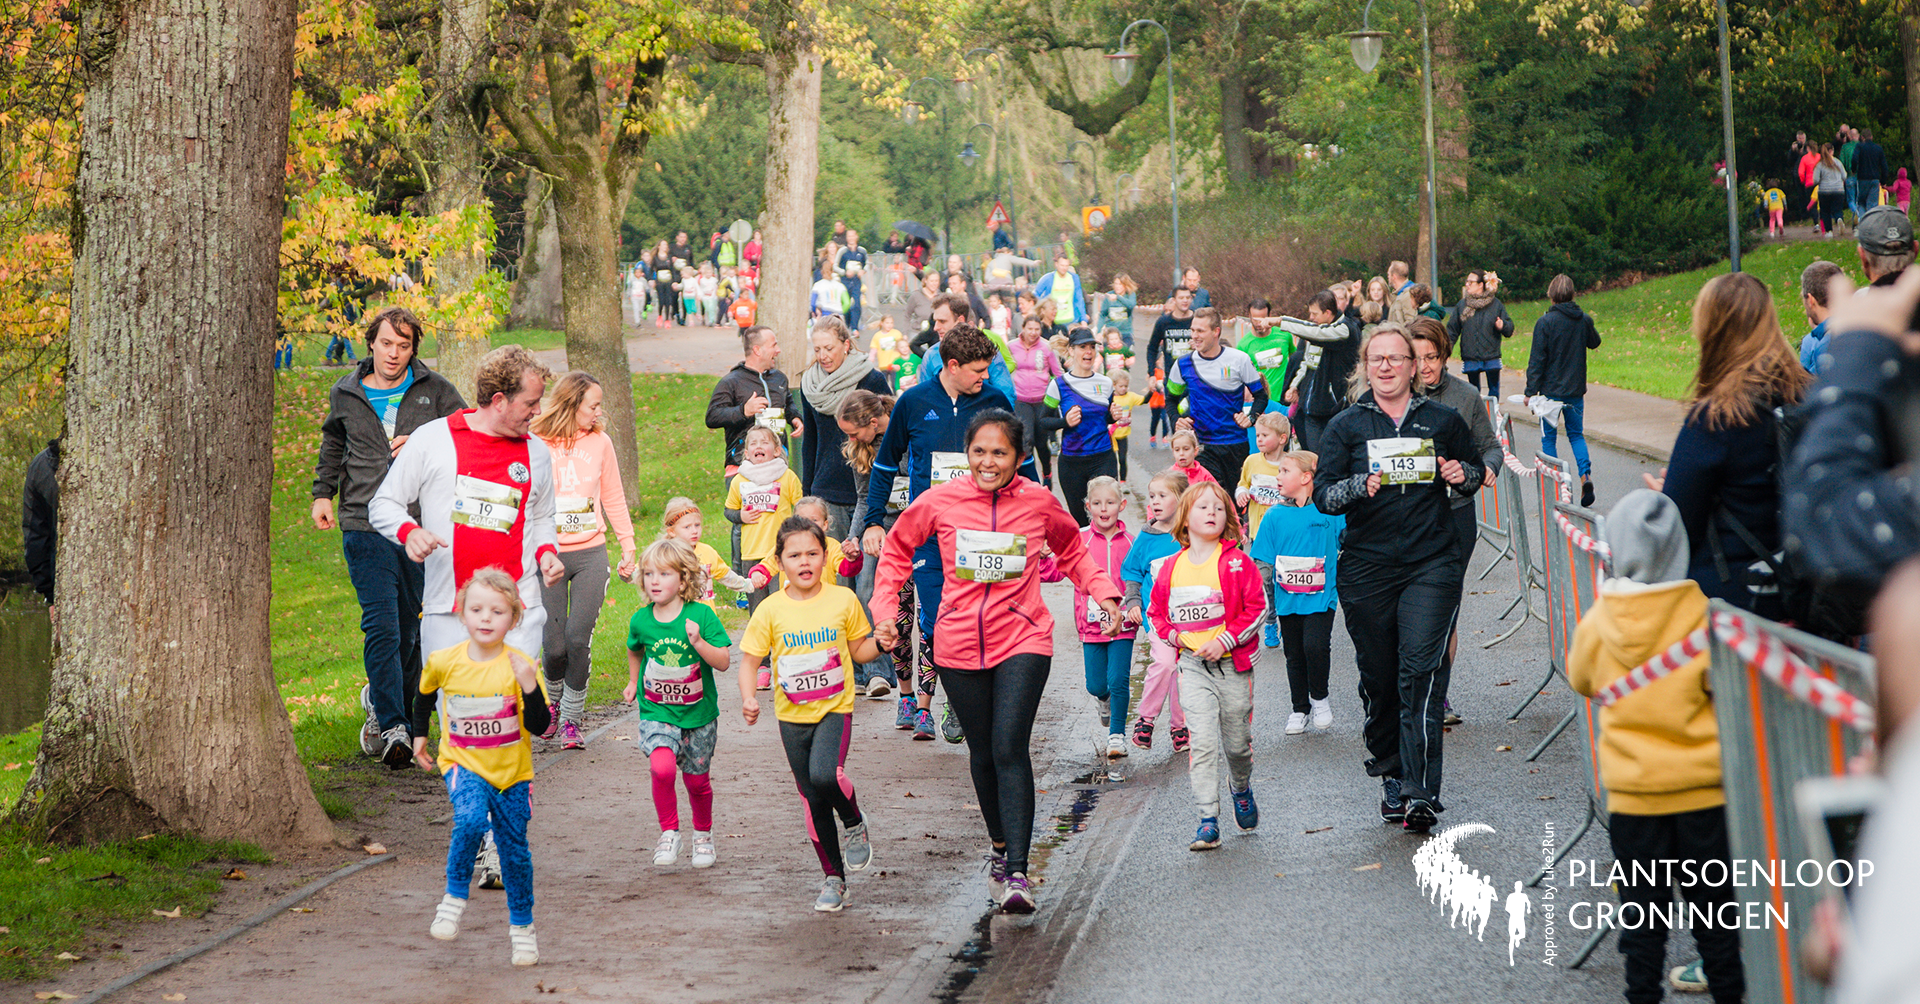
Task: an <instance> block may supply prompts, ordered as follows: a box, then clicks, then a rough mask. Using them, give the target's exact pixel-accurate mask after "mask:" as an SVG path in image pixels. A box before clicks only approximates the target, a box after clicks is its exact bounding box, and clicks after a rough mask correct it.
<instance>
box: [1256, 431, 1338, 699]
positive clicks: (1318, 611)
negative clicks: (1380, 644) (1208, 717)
mask: <svg viewBox="0 0 1920 1004" xmlns="http://www.w3.org/2000/svg"><path fill="white" fill-rule="evenodd" d="M1278 466H1279V471H1280V473H1279V474H1278V475H1277V478H1278V481H1279V484H1280V504H1279V505H1276V506H1274V507H1273V508H1271V509H1268V510H1267V512H1266V518H1265V519H1263V520H1262V521H1261V523H1260V531H1259V532H1258V533H1256V534H1254V538H1253V549H1252V552H1251V553H1252V555H1253V560H1254V561H1255V562H1257V563H1260V564H1261V571H1262V572H1263V573H1265V574H1266V576H1267V589H1268V593H1267V594H1268V595H1269V596H1272V597H1273V609H1274V612H1275V613H1276V614H1277V615H1278V618H1279V621H1280V639H1281V643H1282V644H1283V646H1284V647H1285V649H1286V655H1287V687H1288V689H1290V690H1292V691H1293V695H1292V696H1293V713H1292V714H1290V715H1288V716H1287V735H1290V736H1297V735H1299V734H1300V733H1302V732H1305V731H1307V716H1308V714H1309V713H1311V714H1312V716H1313V727H1314V728H1316V729H1319V730H1321V731H1325V730H1327V729H1330V728H1332V727H1333V702H1332V701H1331V700H1330V699H1329V698H1328V696H1327V675H1328V671H1329V667H1330V666H1331V664H1332V660H1333V611H1334V608H1335V607H1337V606H1338V605H1339V603H1340V596H1339V593H1338V591H1337V590H1336V589H1335V588H1334V583H1335V581H1336V579H1335V576H1336V574H1337V572H1338V564H1339V558H1340V535H1341V534H1342V533H1344V532H1345V531H1346V528H1347V518H1346V517H1345V516H1329V515H1327V514H1326V513H1323V512H1321V511H1320V510H1319V508H1318V507H1316V506H1315V505H1314V504H1313V473H1314V471H1315V470H1316V469H1318V467H1319V466H1320V460H1319V457H1318V456H1316V455H1315V454H1312V453H1309V452H1307V451H1305V450H1294V451H1292V452H1289V453H1283V454H1281V455H1280V463H1279V465H1278Z"/></svg>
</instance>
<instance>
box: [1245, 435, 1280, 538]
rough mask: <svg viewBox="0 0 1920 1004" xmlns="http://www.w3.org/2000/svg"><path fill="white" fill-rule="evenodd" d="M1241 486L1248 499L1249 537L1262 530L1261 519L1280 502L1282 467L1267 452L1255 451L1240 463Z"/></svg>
mask: <svg viewBox="0 0 1920 1004" xmlns="http://www.w3.org/2000/svg"><path fill="white" fill-rule="evenodd" d="M1240 487H1242V488H1245V489H1246V490H1247V494H1248V495H1249V496H1251V497H1250V498H1248V499H1247V539H1248V540H1252V539H1253V538H1254V536H1255V535H1257V534H1258V533H1259V532H1260V519H1261V517H1263V516H1265V515H1266V514H1267V510H1268V509H1271V508H1273V507H1274V506H1276V505H1279V504H1280V467H1279V465H1278V464H1275V463H1274V462H1273V461H1271V460H1268V459H1267V458H1266V455H1265V454H1261V453H1255V454H1253V455H1251V456H1249V457H1248V458H1247V460H1246V463H1243V464H1241V465H1240Z"/></svg>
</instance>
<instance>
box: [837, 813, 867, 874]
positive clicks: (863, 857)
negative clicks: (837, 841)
mask: <svg viewBox="0 0 1920 1004" xmlns="http://www.w3.org/2000/svg"><path fill="white" fill-rule="evenodd" d="M840 853H841V854H842V855H844V856H845V857H846V859H847V867H848V868H850V869H852V870H854V871H857V872H863V871H866V870H867V866H868V865H870V864H873V840H872V839H871V838H869V837H868V836H867V821H866V820H864V819H862V820H861V821H859V822H857V823H855V824H853V825H852V826H849V827H847V838H846V840H845V841H844V842H843V843H842V844H841V846H840Z"/></svg>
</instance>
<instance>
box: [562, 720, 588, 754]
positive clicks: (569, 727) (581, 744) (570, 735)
mask: <svg viewBox="0 0 1920 1004" xmlns="http://www.w3.org/2000/svg"><path fill="white" fill-rule="evenodd" d="M560 748H561V749H565V750H583V749H586V748H587V741H586V740H585V739H582V738H580V726H578V725H575V724H573V723H572V722H565V723H563V724H562V725H561V726H560Z"/></svg>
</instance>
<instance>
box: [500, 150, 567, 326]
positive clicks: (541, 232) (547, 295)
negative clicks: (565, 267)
mask: <svg viewBox="0 0 1920 1004" xmlns="http://www.w3.org/2000/svg"><path fill="white" fill-rule="evenodd" d="M552 196H553V186H552V185H550V184H548V183H547V179H546V176H545V175H542V174H541V173H540V172H538V171H532V170H529V171H528V172H527V194H526V197H525V198H524V199H522V200H521V203H520V205H521V218H522V219H523V220H525V221H526V222H525V223H524V224H523V225H522V226H521V228H520V266H519V267H520V274H519V277H518V278H516V279H514V281H513V296H512V299H511V301H510V305H509V307H508V308H507V326H508V327H511V328H551V329H554V330H559V329H562V328H565V327H566V325H567V314H566V309H565V301H564V300H562V299H561V298H560V225H559V223H558V222H557V219H556V214H555V213H554V211H553V198H552Z"/></svg>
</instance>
